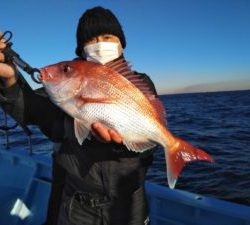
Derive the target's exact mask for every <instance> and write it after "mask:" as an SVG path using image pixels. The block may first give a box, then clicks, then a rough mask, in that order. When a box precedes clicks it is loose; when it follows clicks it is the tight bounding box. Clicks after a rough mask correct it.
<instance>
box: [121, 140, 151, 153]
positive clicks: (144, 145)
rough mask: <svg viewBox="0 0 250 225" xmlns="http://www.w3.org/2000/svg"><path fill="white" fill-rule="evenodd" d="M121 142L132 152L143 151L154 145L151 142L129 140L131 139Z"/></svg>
mask: <svg viewBox="0 0 250 225" xmlns="http://www.w3.org/2000/svg"><path fill="white" fill-rule="evenodd" d="M123 144H124V145H125V146H126V147H127V149H128V150H131V151H134V152H144V151H146V150H149V149H151V148H154V147H155V146H156V144H155V143H153V142H131V141H126V140H124V141H123Z"/></svg>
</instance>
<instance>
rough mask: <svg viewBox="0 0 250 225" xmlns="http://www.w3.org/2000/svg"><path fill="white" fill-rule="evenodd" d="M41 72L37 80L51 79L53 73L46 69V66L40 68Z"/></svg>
mask: <svg viewBox="0 0 250 225" xmlns="http://www.w3.org/2000/svg"><path fill="white" fill-rule="evenodd" d="M40 71H41V73H40V75H39V78H38V79H39V80H40V81H41V82H44V81H47V80H51V79H53V75H52V74H51V73H50V72H49V71H48V70H47V68H41V69H40Z"/></svg>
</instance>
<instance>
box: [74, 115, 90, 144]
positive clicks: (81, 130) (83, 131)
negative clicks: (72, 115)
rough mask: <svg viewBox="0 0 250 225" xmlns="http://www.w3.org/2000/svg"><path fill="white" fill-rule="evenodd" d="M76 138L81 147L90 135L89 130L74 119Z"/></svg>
mask: <svg viewBox="0 0 250 225" xmlns="http://www.w3.org/2000/svg"><path fill="white" fill-rule="evenodd" d="M74 130H75V136H76V139H77V141H78V143H79V144H80V145H82V143H83V141H84V140H85V139H86V138H87V137H88V135H89V129H88V128H87V127H86V126H85V125H84V123H83V122H82V121H80V120H78V119H74Z"/></svg>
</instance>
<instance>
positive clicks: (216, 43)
mask: <svg viewBox="0 0 250 225" xmlns="http://www.w3.org/2000/svg"><path fill="white" fill-rule="evenodd" d="M0 6H1V7H0V30H1V31H6V30H10V31H12V32H13V38H12V42H13V47H12V48H13V49H14V50H15V51H16V52H18V54H19V55H20V56H21V57H22V58H23V59H24V60H25V61H26V62H28V63H29V64H30V65H32V66H33V67H37V68H40V67H43V66H46V65H49V64H53V63H56V62H59V61H63V60H71V59H73V58H74V57H75V47H76V37H75V33H76V28H77V24H78V20H79V18H80V16H81V15H82V13H83V12H84V11H85V10H86V9H89V8H92V7H94V6H103V7H105V8H108V9H110V10H111V11H112V12H113V13H114V14H115V15H116V16H117V18H118V19H119V21H120V23H121V24H122V27H123V30H124V33H125V36H126V41H127V46H126V48H125V50H124V55H125V57H126V59H127V60H128V61H129V62H130V63H131V64H132V66H133V69H135V70H136V71H138V72H144V73H147V74H148V75H149V76H150V78H151V79H152V80H153V82H154V83H155V86H156V89H157V91H158V92H159V93H160V94H164V93H177V92H195V91H196V90H199V91H217V90H240V89H250V1H249V0H43V1H41V0H39V1H38V0H8V1H2V2H1V4H0ZM24 76H25V78H26V79H27V80H28V82H29V83H30V85H31V86H32V87H33V88H36V87H38V86H37V85H36V84H35V83H34V82H32V81H31V79H30V78H29V76H28V75H27V74H24Z"/></svg>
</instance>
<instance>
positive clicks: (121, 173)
mask: <svg viewBox="0 0 250 225" xmlns="http://www.w3.org/2000/svg"><path fill="white" fill-rule="evenodd" d="M136 73H137V72H136ZM137 74H139V73H137ZM140 75H141V77H142V79H144V80H145V81H146V82H147V83H148V86H149V87H150V89H151V90H152V92H153V93H155V95H156V96H157V93H156V90H155V87H154V84H153V83H152V81H151V80H150V78H149V77H148V76H147V75H146V74H140ZM0 92H1V94H2V95H3V97H5V98H7V101H5V102H3V103H2V106H3V108H4V109H5V110H6V111H7V112H8V113H9V114H10V115H12V117H14V119H16V120H17V121H18V122H19V123H20V124H26V125H28V124H35V125H38V126H39V127H40V129H41V131H42V132H43V133H44V134H45V135H46V136H47V137H48V138H49V139H50V140H51V141H53V142H60V143H61V147H60V150H59V151H58V152H57V153H56V157H55V160H56V162H55V163H56V164H57V166H59V167H60V168H63V169H64V171H65V172H64V173H63V175H64V177H63V178H62V179H61V180H60V179H59V178H58V177H57V178H55V180H58V181H59V183H61V184H63V185H61V187H62V186H64V189H63V190H64V191H63V196H64V197H63V198H62V201H63V202H66V201H67V200H68V199H71V198H72V196H73V195H74V193H76V192H78V191H80V192H84V193H85V192H89V193H98V194H100V195H104V196H107V197H108V198H109V199H111V200H112V201H114V199H123V200H121V201H122V202H125V201H124V200H125V199H126V201H127V200H128V199H131V196H132V195H133V193H134V192H135V191H136V190H138V189H139V188H140V187H143V185H144V180H145V174H146V170H147V167H148V166H149V165H150V164H151V162H152V151H147V152H145V153H134V152H130V151H128V150H127V149H126V147H125V146H123V145H121V144H113V143H110V144H104V143H101V142H99V141H97V140H96V139H95V138H91V140H85V141H84V143H83V145H82V146H80V145H79V144H78V142H77V140H76V138H75V137H74V130H73V119H72V118H70V117H69V116H68V115H66V114H65V113H64V112H63V111H62V110H61V109H59V108H58V107H57V106H56V105H54V104H53V103H52V102H51V101H50V100H49V99H48V97H47V96H46V93H45V92H44V90H43V89H39V90H36V91H33V90H32V89H31V88H30V87H29V86H28V85H27V83H25V82H22V81H20V80H19V82H18V83H16V84H15V85H14V86H12V87H10V88H1V89H0ZM59 167H58V168H59ZM54 172H55V171H54ZM55 174H56V172H55ZM52 186H53V185H52ZM52 189H53V187H52ZM54 192H58V190H54ZM52 195H53V190H52ZM52 197H53V196H52ZM58 199H60V196H59V197H58ZM121 201H118V202H119V203H117V204H118V205H120V204H121V203H120V202H121ZM131 201H132V199H131ZM131 201H128V204H132V203H131ZM144 201H145V199H144ZM118 205H116V206H112V210H111V211H110V210H109V212H114V209H115V211H117V210H118V212H115V213H116V214H117V213H118V214H119V209H120V213H121V214H124V211H123V209H124V206H120V208H119V207H118ZM131 207H132V206H131ZM143 207H144V208H145V205H144V206H143ZM52 208H53V207H52ZM56 208H58V206H56ZM122 211H123V212H122ZM139 211H141V209H139ZM144 211H145V210H144ZM49 214H51V212H50V213H49ZM106 214H107V213H106ZM108 214H109V213H108ZM106 217H107V220H111V218H113V215H106ZM116 217H117V216H116ZM122 217H124V216H122ZM127 217H128V216H127ZM127 217H124V218H125V220H124V219H122V220H123V221H124V224H129V221H126V218H127ZM120 219H121V218H120ZM109 223H110V224H116V223H117V221H116V222H114V223H111V222H109ZM119 223H120V222H119ZM48 224H49V223H48ZM51 224H52V223H51ZM65 224H66V223H65Z"/></svg>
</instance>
